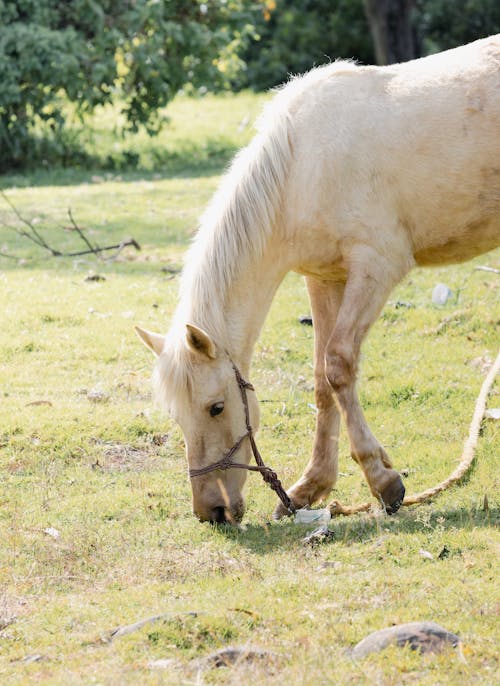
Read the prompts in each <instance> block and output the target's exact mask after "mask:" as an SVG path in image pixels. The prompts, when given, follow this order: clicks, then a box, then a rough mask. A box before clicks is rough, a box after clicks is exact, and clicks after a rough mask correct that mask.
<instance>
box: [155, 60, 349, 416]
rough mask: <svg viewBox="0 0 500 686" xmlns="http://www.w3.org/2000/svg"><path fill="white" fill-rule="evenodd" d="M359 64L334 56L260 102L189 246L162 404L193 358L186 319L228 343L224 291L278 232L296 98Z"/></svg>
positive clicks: (160, 383)
mask: <svg viewBox="0 0 500 686" xmlns="http://www.w3.org/2000/svg"><path fill="white" fill-rule="evenodd" d="M355 69H356V66H355V65H354V64H352V63H350V62H338V63H335V64H331V65H327V66H326V67H320V68H318V69H314V70H312V71H311V72H309V73H308V74H306V75H305V76H303V77H294V78H292V79H291V80H290V81H289V83H288V84H286V85H285V86H284V87H283V88H281V89H278V90H277V92H276V95H275V96H274V97H273V99H272V100H271V102H270V103H269V104H268V105H267V106H266V107H265V108H264V111H263V113H262V115H261V116H260V118H259V120H258V122H257V125H256V128H257V135H256V136H255V137H254V138H253V140H252V141H251V142H250V144H249V145H248V146H247V147H246V148H244V149H242V150H241V151H240V152H239V153H238V154H237V155H236V157H235V158H234V160H233V162H232V164H231V166H230V168H229V170H228V172H227V173H226V175H225V177H224V178H223V180H222V182H221V184H220V186H219V189H218V190H217V192H216V193H215V195H214V197H213V199H212V201H211V203H210V205H209V206H208V208H207V210H206V212H205V213H204V214H203V216H202V218H201V222H200V226H199V229H198V232H197V234H196V236H195V238H194V240H193V243H192V245H191V247H190V249H189V251H188V252H187V255H186V259H185V266H184V269H183V272H182V276H181V282H180V289H179V304H178V306H177V309H176V312H175V315H174V319H173V323H172V327H171V329H170V331H169V333H168V335H167V342H166V345H165V351H166V352H165V353H164V354H162V355H161V356H160V358H159V360H158V364H157V367H156V372H155V386H156V390H157V395H158V398H159V400H160V402H161V404H162V405H167V407H168V406H171V405H172V402H177V401H178V400H179V397H180V396H181V395H182V394H183V395H186V393H189V389H190V380H191V364H190V355H189V351H188V349H187V347H186V345H185V331H186V330H185V325H186V323H192V324H195V325H196V326H199V327H200V328H202V329H204V330H205V331H206V332H207V333H208V334H209V335H210V336H211V337H212V338H213V339H214V340H215V341H216V343H217V344H218V345H219V346H221V347H223V348H224V347H225V348H228V347H229V345H228V343H229V341H228V332H227V327H226V320H225V302H226V296H227V294H228V292H229V289H230V288H231V285H232V284H233V283H234V281H235V279H236V278H237V276H238V272H240V271H241V270H243V269H245V265H246V263H248V262H249V261H255V260H256V259H258V258H259V256H261V255H262V254H263V251H264V249H265V246H266V242H267V239H268V237H269V236H270V235H271V233H272V232H273V231H280V230H281V229H282V227H281V226H280V225H279V217H280V216H281V214H282V212H281V210H282V202H283V189H284V185H285V181H286V177H287V173H288V171H289V169H290V164H291V161H292V156H293V148H292V140H293V128H292V124H291V118H290V115H291V113H292V111H293V102H294V101H300V96H301V95H303V91H304V90H305V89H308V88H309V87H310V85H311V83H312V82H316V81H320V80H321V79H323V78H328V77H330V76H331V75H332V72H335V73H337V72H339V73H341V72H344V71H349V72H352V71H353V70H355Z"/></svg>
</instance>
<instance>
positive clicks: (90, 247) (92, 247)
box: [0, 190, 141, 260]
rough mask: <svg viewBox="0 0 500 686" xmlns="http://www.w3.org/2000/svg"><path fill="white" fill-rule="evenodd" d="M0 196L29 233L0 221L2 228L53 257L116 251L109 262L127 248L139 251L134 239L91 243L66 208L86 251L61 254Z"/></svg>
mask: <svg viewBox="0 0 500 686" xmlns="http://www.w3.org/2000/svg"><path fill="white" fill-rule="evenodd" d="M0 195H1V197H2V198H3V199H4V200H5V202H6V203H7V205H8V206H9V207H10V208H11V210H12V211H13V212H14V214H15V215H16V217H17V218H18V220H19V221H20V222H21V223H22V224H24V226H27V227H28V229H29V231H26V230H25V229H20V228H18V227H17V226H12V225H10V224H7V223H5V222H4V221H2V220H0V224H2V225H3V226H6V227H7V228H9V229H11V230H12V231H15V232H16V233H17V234H18V235H19V236H22V237H23V238H27V239H28V240H30V241H32V243H35V245H37V246H38V247H39V248H43V249H44V250H47V251H48V252H49V253H50V254H51V255H52V256H53V257H81V256H82V255H95V256H96V257H102V253H105V252H108V251H109V250H116V253H115V254H114V255H113V256H112V257H110V258H108V259H109V260H115V259H116V258H117V257H118V255H119V254H120V253H121V251H122V250H123V249H124V248H126V247H129V246H132V247H134V248H135V249H136V250H140V249H141V246H140V245H139V243H138V242H137V241H136V240H135V239H134V238H129V239H128V240H123V241H121V242H120V243H116V244H115V245H107V246H105V247H103V248H102V247H101V246H100V245H98V244H97V243H94V244H93V243H92V242H91V241H90V240H89V238H88V237H87V236H86V235H85V233H84V231H83V230H82V229H81V228H80V227H79V226H78V224H77V223H76V221H75V218H74V217H73V213H72V212H71V208H68V217H69V220H70V222H71V226H72V228H73V230H74V231H75V232H76V234H77V235H78V237H79V238H80V240H81V241H82V242H83V243H84V244H85V245H86V246H87V249H86V250H78V251H76V252H61V251H60V250H56V249H55V248H52V246H50V245H49V244H48V243H47V241H46V240H45V238H44V237H43V236H42V235H41V233H40V232H39V231H38V230H37V229H36V228H35V226H34V224H33V222H32V221H30V220H29V219H26V218H25V217H23V216H22V214H21V213H20V212H19V210H18V209H17V207H16V206H15V205H14V203H13V202H12V201H11V200H10V198H8V197H7V195H6V194H5V192H4V191H1V190H0ZM0 256H1V257H8V258H10V259H14V260H15V259H18V258H17V257H16V256H15V255H8V254H6V253H2V252H0Z"/></svg>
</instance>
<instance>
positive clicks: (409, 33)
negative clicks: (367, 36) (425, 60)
mask: <svg viewBox="0 0 500 686" xmlns="http://www.w3.org/2000/svg"><path fill="white" fill-rule="evenodd" d="M364 6H365V14H366V18H367V19H368V22H369V24H370V30H371V33H372V38H373V43H374V47H375V56H376V58H377V63H378V64H392V63H394V62H406V61H407V60H412V59H414V58H415V57H418V49H417V45H416V43H417V41H416V39H415V32H414V30H413V25H412V21H411V19H412V16H411V15H412V10H413V8H414V6H415V0H364Z"/></svg>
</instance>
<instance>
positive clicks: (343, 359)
mask: <svg viewBox="0 0 500 686" xmlns="http://www.w3.org/2000/svg"><path fill="white" fill-rule="evenodd" d="M325 371H326V377H327V379H328V381H329V383H330V386H331V387H332V388H333V390H334V392H335V393H338V392H339V391H341V390H342V389H343V388H345V387H346V386H350V385H351V384H353V383H354V380H355V377H356V368H355V365H354V363H353V361H352V360H350V359H349V357H348V356H347V355H345V354H342V353H339V352H335V353H331V354H328V355H327V356H326V359H325Z"/></svg>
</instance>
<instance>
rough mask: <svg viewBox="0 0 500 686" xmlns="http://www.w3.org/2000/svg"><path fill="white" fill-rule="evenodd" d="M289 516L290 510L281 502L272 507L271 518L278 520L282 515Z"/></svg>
mask: <svg viewBox="0 0 500 686" xmlns="http://www.w3.org/2000/svg"><path fill="white" fill-rule="evenodd" d="M292 502H293V501H292ZM290 516H291V512H289V510H287V509H286V507H285V506H284V505H283V503H282V502H281V501H280V502H279V503H278V504H277V505H276V507H275V508H274V512H273V519H274V520H276V521H278V520H279V519H283V517H290Z"/></svg>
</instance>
